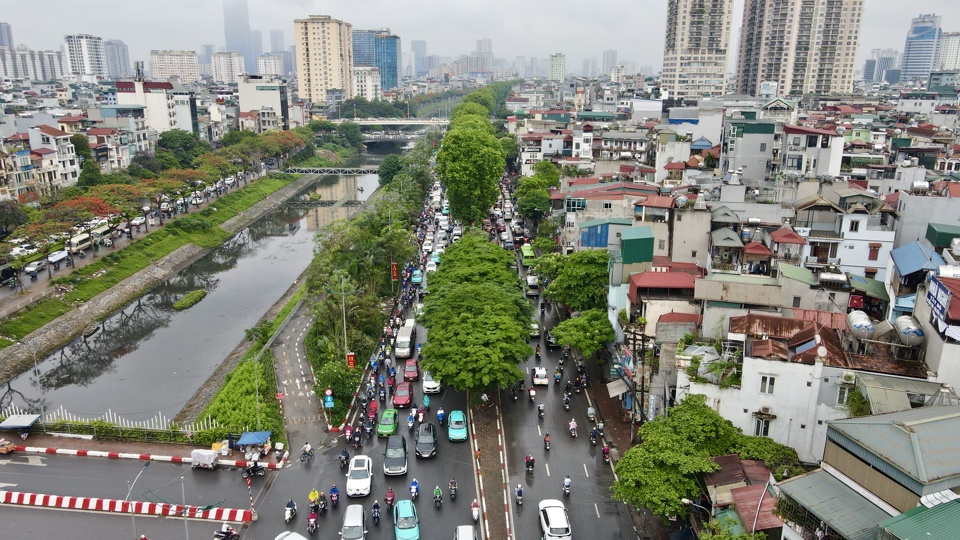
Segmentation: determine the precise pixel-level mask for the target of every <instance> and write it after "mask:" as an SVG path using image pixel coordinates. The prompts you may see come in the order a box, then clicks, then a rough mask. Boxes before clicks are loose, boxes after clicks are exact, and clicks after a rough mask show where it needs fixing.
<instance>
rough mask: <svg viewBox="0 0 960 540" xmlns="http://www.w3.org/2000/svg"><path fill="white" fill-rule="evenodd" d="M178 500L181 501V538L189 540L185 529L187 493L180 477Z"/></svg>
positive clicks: (188, 534) (187, 531) (187, 530)
mask: <svg viewBox="0 0 960 540" xmlns="http://www.w3.org/2000/svg"><path fill="white" fill-rule="evenodd" d="M180 498H181V499H182V501H183V537H184V539H185V540H190V529H189V528H187V491H186V489H185V488H184V487H183V477H182V476H181V477H180Z"/></svg>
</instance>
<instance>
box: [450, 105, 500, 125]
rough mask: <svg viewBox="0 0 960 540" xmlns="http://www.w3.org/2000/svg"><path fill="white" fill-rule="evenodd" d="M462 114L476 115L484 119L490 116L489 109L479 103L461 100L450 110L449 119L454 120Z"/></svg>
mask: <svg viewBox="0 0 960 540" xmlns="http://www.w3.org/2000/svg"><path fill="white" fill-rule="evenodd" d="M462 116H477V117H479V118H482V119H484V120H486V119H487V117H489V116H490V111H489V110H487V109H486V108H485V107H484V106H483V105H480V104H479V103H471V102H467V101H465V102H463V103H461V104H460V105H457V106H456V107H454V108H453V110H451V111H450V121H451V122H452V121H454V120H456V119H458V118H460V117H462Z"/></svg>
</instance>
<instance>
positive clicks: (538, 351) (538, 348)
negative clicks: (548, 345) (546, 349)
mask: <svg viewBox="0 0 960 540" xmlns="http://www.w3.org/2000/svg"><path fill="white" fill-rule="evenodd" d="M534 354H535V355H536V357H537V360H538V361H539V360H540V345H539V344H537V351H536V353H534Z"/></svg>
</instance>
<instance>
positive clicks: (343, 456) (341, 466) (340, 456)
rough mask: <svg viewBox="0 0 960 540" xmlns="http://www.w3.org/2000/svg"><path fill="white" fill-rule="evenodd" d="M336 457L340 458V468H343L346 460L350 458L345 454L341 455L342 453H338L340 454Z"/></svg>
mask: <svg viewBox="0 0 960 540" xmlns="http://www.w3.org/2000/svg"><path fill="white" fill-rule="evenodd" d="M338 459H339V460H340V468H341V469H342V468H344V467H346V466H347V462H348V461H350V458H348V457H347V456H345V455H343V454H340V455H339V456H338Z"/></svg>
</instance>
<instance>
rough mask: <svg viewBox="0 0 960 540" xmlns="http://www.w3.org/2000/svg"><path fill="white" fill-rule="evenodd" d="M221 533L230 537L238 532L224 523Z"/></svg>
mask: <svg viewBox="0 0 960 540" xmlns="http://www.w3.org/2000/svg"><path fill="white" fill-rule="evenodd" d="M290 500H291V501H293V499H290ZM220 532H222V533H223V534H227V535H230V534H236V533H237V530H236V529H234V528H233V527H231V526H230V524H229V523H227V522H226V521H224V522H223V526H221V527H220Z"/></svg>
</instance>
